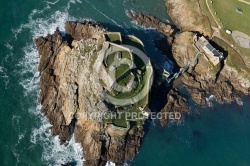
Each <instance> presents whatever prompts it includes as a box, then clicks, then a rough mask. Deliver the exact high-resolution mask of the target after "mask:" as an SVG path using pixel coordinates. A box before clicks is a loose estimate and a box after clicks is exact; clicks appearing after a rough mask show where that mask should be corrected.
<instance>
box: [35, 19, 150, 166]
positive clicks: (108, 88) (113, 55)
mask: <svg viewBox="0 0 250 166" xmlns="http://www.w3.org/2000/svg"><path fill="white" fill-rule="evenodd" d="M65 28H66V32H65V33H66V34H62V33H60V31H59V30H56V31H55V33H54V34H52V35H48V36H47V37H40V38H38V39H36V41H35V42H36V45H37V48H38V51H39V54H40V56H41V57H40V64H39V71H40V72H41V94H40V101H41V104H42V109H41V111H42V112H43V113H44V114H45V116H47V118H48V119H49V121H50V123H51V124H52V125H53V127H52V133H53V134H54V135H59V136H60V139H61V143H64V144H65V145H66V144H67V141H69V140H70V138H71V137H72V135H73V134H74V136H75V139H76V141H77V142H80V143H81V145H82V147H83V149H84V159H85V162H84V165H105V163H106V162H107V161H112V162H114V163H116V165H122V164H123V163H124V162H126V161H130V160H132V159H133V157H134V156H135V154H136V153H137V152H138V149H139V146H140V142H141V139H142V137H143V134H144V130H143V123H144V120H145V119H146V118H147V116H148V114H149V112H148V111H149V109H148V108H147V104H148V92H149V90H150V87H151V84H152V79H153V68H152V65H151V62H150V60H149V58H147V56H146V55H145V53H144V49H143V43H142V42H141V41H140V40H139V39H138V38H136V37H135V36H121V34H120V33H111V32H107V31H106V30H105V29H104V28H102V27H101V26H100V25H98V24H96V23H92V22H84V23H76V22H66V25H65ZM139 115H140V117H137V116H139ZM131 116H134V117H131Z"/></svg>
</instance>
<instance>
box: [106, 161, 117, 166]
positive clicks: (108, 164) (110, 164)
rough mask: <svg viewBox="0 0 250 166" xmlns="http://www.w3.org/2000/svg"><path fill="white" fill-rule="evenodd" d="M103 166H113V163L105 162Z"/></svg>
mask: <svg viewBox="0 0 250 166" xmlns="http://www.w3.org/2000/svg"><path fill="white" fill-rule="evenodd" d="M105 166H115V163H113V162H111V161H107V163H106V165H105Z"/></svg>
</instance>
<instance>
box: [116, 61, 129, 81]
mask: <svg viewBox="0 0 250 166" xmlns="http://www.w3.org/2000/svg"><path fill="white" fill-rule="evenodd" d="M128 70H129V66H128V65H127V64H121V65H120V66H119V67H117V70H116V72H115V77H116V78H120V77H121V76H123V75H124V74H125V73H126V72H127V71H128Z"/></svg>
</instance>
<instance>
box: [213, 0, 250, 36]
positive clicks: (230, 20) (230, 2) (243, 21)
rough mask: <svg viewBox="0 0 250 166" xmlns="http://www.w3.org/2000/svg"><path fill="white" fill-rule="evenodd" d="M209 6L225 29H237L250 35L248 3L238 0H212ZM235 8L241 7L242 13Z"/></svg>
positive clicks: (249, 9) (249, 6) (249, 8)
mask: <svg viewBox="0 0 250 166" xmlns="http://www.w3.org/2000/svg"><path fill="white" fill-rule="evenodd" d="M209 3H210V1H209ZM211 6H212V7H213V9H214V11H215V12H216V13H217V15H216V16H217V17H218V18H219V19H220V22H221V23H222V24H223V25H224V28H225V29H230V30H238V31H241V32H243V33H245V34H247V35H250V31H249V29H250V5H247V4H245V3H243V2H240V1H238V0H213V4H212V5H211ZM237 8H240V9H242V10H243V13H242V14H240V13H238V12H236V9H237Z"/></svg>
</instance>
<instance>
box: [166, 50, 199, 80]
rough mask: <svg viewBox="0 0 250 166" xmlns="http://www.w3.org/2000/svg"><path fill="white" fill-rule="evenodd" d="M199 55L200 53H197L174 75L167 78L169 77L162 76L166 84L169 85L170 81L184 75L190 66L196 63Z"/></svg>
mask: <svg viewBox="0 0 250 166" xmlns="http://www.w3.org/2000/svg"><path fill="white" fill-rule="evenodd" d="M199 55H200V52H197V53H196V54H195V56H194V58H193V59H192V61H191V62H190V63H188V64H187V65H186V66H185V67H184V68H182V69H180V71H179V72H177V73H175V74H174V75H173V76H172V77H170V78H169V77H166V76H165V75H163V77H164V78H165V79H166V81H167V82H168V83H170V82H171V81H172V80H174V79H176V78H178V77H179V76H180V75H181V74H182V73H184V72H185V71H186V70H187V69H188V68H189V67H190V66H192V65H193V64H194V62H196V60H197V59H198V58H199Z"/></svg>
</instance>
